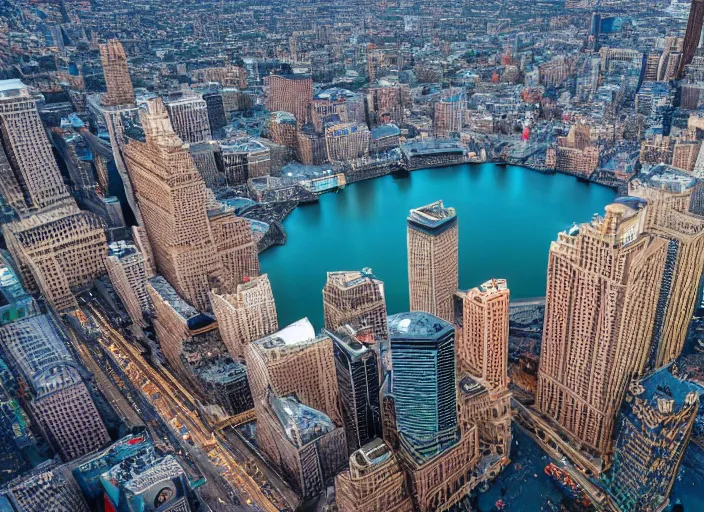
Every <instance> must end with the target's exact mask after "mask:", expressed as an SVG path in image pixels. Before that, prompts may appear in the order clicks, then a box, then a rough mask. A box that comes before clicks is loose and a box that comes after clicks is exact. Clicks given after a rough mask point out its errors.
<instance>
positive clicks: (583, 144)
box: [555, 124, 599, 177]
mask: <svg viewBox="0 0 704 512" xmlns="http://www.w3.org/2000/svg"><path fill="white" fill-rule="evenodd" d="M598 165H599V148H598V146H596V145H595V144H593V143H592V141H591V136H590V128H589V126H587V125H583V124H575V125H573V126H572V128H570V131H569V133H568V135H567V136H566V137H558V138H557V148H556V153H555V169H557V170H558V171H563V172H567V173H570V174H576V175H577V176H584V177H589V176H591V174H592V173H593V172H594V171H595V170H596V168H597V167H598Z"/></svg>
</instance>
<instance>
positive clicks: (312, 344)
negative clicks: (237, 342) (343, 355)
mask: <svg viewBox="0 0 704 512" xmlns="http://www.w3.org/2000/svg"><path fill="white" fill-rule="evenodd" d="M245 358H246V360H247V370H248V371H249V386H250V389H251V390H252V397H253V398H254V400H255V404H256V402H257V400H259V399H261V398H263V397H264V396H265V395H266V390H267V389H268V388H271V389H272V390H273V392H274V393H275V394H276V395H277V396H280V397H282V396H287V395H290V394H295V395H296V396H297V397H298V399H299V400H300V401H301V402H302V403H304V404H306V405H307V406H309V407H313V408H314V409H317V410H318V411H321V412H323V413H324V414H326V415H327V416H328V417H330V418H331V419H332V420H333V421H334V422H335V424H337V425H341V424H342V416H341V414H340V399H339V396H338V391H337V377H336V375H335V356H334V355H333V348H332V340H331V339H330V338H329V337H328V336H321V337H316V336H315V330H314V329H313V326H312V325H311V323H310V321H309V320H308V319H307V318H304V319H301V320H298V321H297V322H294V323H292V324H291V325H289V326H287V327H284V328H283V329H281V330H280V331H277V332H276V333H274V334H270V335H269V336H266V337H265V338H262V339H260V340H257V341H255V342H254V343H251V344H249V345H247V347H246V348H245Z"/></svg>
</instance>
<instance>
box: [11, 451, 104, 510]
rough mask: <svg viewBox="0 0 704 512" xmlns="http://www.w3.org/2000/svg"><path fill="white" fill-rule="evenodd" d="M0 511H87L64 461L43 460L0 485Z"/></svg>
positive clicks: (78, 488) (81, 495) (86, 506)
mask: <svg viewBox="0 0 704 512" xmlns="http://www.w3.org/2000/svg"><path fill="white" fill-rule="evenodd" d="M0 510H2V511H3V512H46V511H48V510H51V511H52V512H89V511H90V509H89V508H88V505H87V504H86V501H85V499H84V498H83V494H81V489H80V487H78V485H77V484H76V481H75V480H74V479H73V476H72V475H71V471H70V470H69V468H68V467H67V466H65V465H58V464H57V463H56V461H53V460H52V461H47V462H44V463H42V464H41V465H39V466H38V467H36V468H35V469H33V470H32V471H30V472H29V473H26V474H24V475H22V476H20V477H19V478H17V479H15V480H13V481H12V482H10V483H8V484H7V485H5V486H4V487H2V488H0Z"/></svg>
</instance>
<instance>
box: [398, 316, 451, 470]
mask: <svg viewBox="0 0 704 512" xmlns="http://www.w3.org/2000/svg"><path fill="white" fill-rule="evenodd" d="M389 331H390V333H391V336H390V340H391V359H392V367H393V372H392V387H393V393H394V398H395V408H396V424H397V428H398V432H399V437H400V441H401V449H403V450H405V451H406V452H407V453H408V454H409V455H410V457H411V458H413V459H414V460H416V461H417V462H418V463H423V462H425V461H427V460H429V459H431V458H433V457H434V456H436V455H438V454H440V453H442V452H443V451H445V450H446V449H448V448H449V447H451V446H452V445H454V444H456V443H457V441H458V440H459V429H458V424H457V396H456V382H455V376H456V371H455V329H454V327H453V326H452V325H451V324H449V323H447V322H445V321H444V320H442V319H440V318H438V317H436V316H434V315H431V314H430V313H424V312H413V313H399V314H397V315H392V316H390V317H389Z"/></svg>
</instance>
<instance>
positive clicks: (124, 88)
mask: <svg viewBox="0 0 704 512" xmlns="http://www.w3.org/2000/svg"><path fill="white" fill-rule="evenodd" d="M100 60H101V62H102V63H103V73H104V74H105V87H106V88H107V93H106V94H105V96H104V97H103V104H104V105H105V106H108V107H116V106H119V105H132V104H134V102H135V96H134V89H133V87H132V80H130V72H129V68H128V67H127V55H126V54H125V49H124V48H123V47H122V43H121V42H120V41H119V40H117V39H110V40H108V42H107V44H101V45H100Z"/></svg>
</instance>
